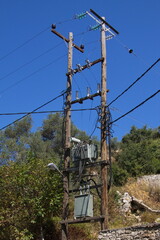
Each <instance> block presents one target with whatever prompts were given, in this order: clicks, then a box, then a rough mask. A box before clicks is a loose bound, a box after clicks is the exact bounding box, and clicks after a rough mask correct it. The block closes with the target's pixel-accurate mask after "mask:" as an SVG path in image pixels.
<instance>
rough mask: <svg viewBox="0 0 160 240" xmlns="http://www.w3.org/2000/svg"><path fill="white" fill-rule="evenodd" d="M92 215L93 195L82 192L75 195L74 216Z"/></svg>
mask: <svg viewBox="0 0 160 240" xmlns="http://www.w3.org/2000/svg"><path fill="white" fill-rule="evenodd" d="M80 217H93V195H91V194H83V195H79V196H75V201H74V218H80Z"/></svg>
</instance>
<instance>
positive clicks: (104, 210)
mask: <svg viewBox="0 0 160 240" xmlns="http://www.w3.org/2000/svg"><path fill="white" fill-rule="evenodd" d="M103 19H104V18H103ZM101 54H102V58H103V61H102V68H101V74H102V76H101V77H102V78H101V160H102V161H104V160H105V161H106V160H107V159H108V154H107V141H106V136H107V133H106V102H107V97H106V94H107V89H106V87H107V83H106V80H107V70H106V65H107V63H106V33H105V23H103V24H102V29H101ZM107 174H108V170H107V164H102V165H101V181H102V190H101V215H102V216H104V220H103V221H102V224H101V229H102V230H103V229H107V228H108V186H107Z"/></svg>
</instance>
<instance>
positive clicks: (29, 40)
mask: <svg viewBox="0 0 160 240" xmlns="http://www.w3.org/2000/svg"><path fill="white" fill-rule="evenodd" d="M49 28H50V27H47V28H45V29H43V30H42V31H40V32H39V33H37V34H35V35H34V36H32V37H31V38H29V39H28V40H26V41H25V42H24V43H22V44H21V45H19V46H18V47H16V48H14V49H13V50H11V51H10V52H8V53H7V54H6V55H4V56H3V57H1V58H0V62H1V61H2V60H4V59H5V58H7V57H8V56H10V55H11V54H12V53H14V52H16V51H17V50H18V49H20V48H22V47H24V46H25V45H26V44H28V43H29V42H31V41H32V40H33V39H35V38H37V37H38V36H40V35H41V34H42V33H44V32H46V31H47V30H48V29H49Z"/></svg>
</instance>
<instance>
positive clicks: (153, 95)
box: [110, 89, 160, 124]
mask: <svg viewBox="0 0 160 240" xmlns="http://www.w3.org/2000/svg"><path fill="white" fill-rule="evenodd" d="M159 92H160V89H159V90H158V91H157V92H155V93H154V94H152V95H151V96H150V97H148V98H147V99H145V100H144V101H143V102H141V103H140V104H138V105H137V106H136V107H134V108H132V109H131V110H130V111H128V112H126V113H125V114H123V115H122V116H120V117H118V118H117V119H115V120H113V121H112V122H111V123H110V124H113V123H115V122H117V121H119V120H120V119H121V118H123V117H125V116H127V115H128V114H129V113H131V112H133V111H134V110H136V109H137V108H139V107H140V106H142V105H143V104H144V103H146V102H147V101H149V100H150V99H151V98H153V97H155V96H156V95H157V94H158V93H159Z"/></svg>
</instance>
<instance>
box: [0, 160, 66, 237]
mask: <svg viewBox="0 0 160 240" xmlns="http://www.w3.org/2000/svg"><path fill="white" fill-rule="evenodd" d="M46 165H47V162H44V160H43V161H42V160H40V159H35V158H32V157H31V156H30V157H28V159H27V162H23V163H21V164H20V163H17V162H13V161H12V162H9V163H8V165H4V166H2V167H1V168H0V192H1V198H0V212H1V215H0V239H3V240H29V239H36V240H37V239H40V237H39V236H40V235H41V233H42V231H43V232H44V234H45V231H44V229H45V228H48V222H49V221H51V220H52V218H53V217H54V216H59V213H60V212H61V202H62V181H61V177H60V176H59V175H58V174H55V173H53V172H51V171H49V170H48V169H47V167H46ZM52 227H53V226H52ZM50 231H51V229H50ZM51 237H52V236H50V239H54V238H51Z"/></svg>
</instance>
